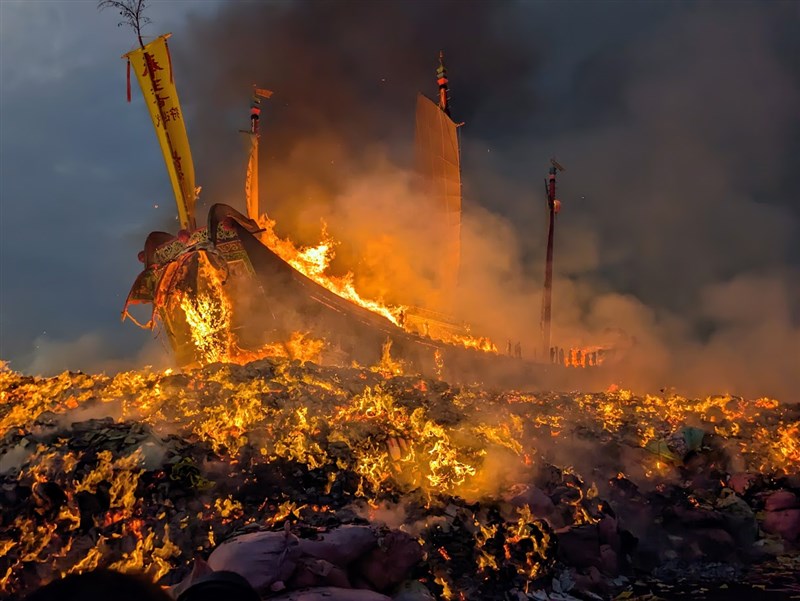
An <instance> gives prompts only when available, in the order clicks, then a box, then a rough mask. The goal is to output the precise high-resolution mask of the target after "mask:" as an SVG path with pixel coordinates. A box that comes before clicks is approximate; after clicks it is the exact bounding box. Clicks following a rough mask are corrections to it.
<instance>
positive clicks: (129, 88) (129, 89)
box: [128, 59, 131, 102]
mask: <svg viewBox="0 0 800 601" xmlns="http://www.w3.org/2000/svg"><path fill="white" fill-rule="evenodd" d="M130 101H131V59H128V102H130Z"/></svg>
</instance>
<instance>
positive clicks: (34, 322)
mask: <svg viewBox="0 0 800 601" xmlns="http://www.w3.org/2000/svg"><path fill="white" fill-rule="evenodd" d="M799 6H800V5H798V4H797V3H796V2H779V1H771V2H738V1H737V2H725V1H717V2H691V3H688V2H671V3H667V2H621V1H618V2H578V1H573V2H509V3H497V2H492V3H489V2H485V3H484V2H457V3H453V2H444V1H439V2H402V3H401V2H388V1H387V2H367V3H361V2H355V1H352V2H329V3H314V2H304V1H294V2H284V3H255V2H231V3H219V4H217V3H213V2H200V3H189V2H154V3H153V6H152V9H151V12H150V17H151V19H152V20H153V24H152V25H150V26H149V27H148V29H147V33H148V34H150V35H156V34H158V33H161V32H163V31H172V32H173V34H174V35H173V38H172V39H171V40H170V48H171V49H172V51H173V58H174V60H175V70H176V83H177V85H178V90H179V93H180V96H181V100H182V103H183V105H184V109H185V113H186V115H187V116H188V121H189V122H188V129H189V136H190V139H191V141H192V145H193V152H194V158H195V163H196V172H197V182H198V184H200V185H203V187H204V191H203V196H202V198H203V202H204V203H206V204H210V203H211V202H216V201H224V202H229V203H231V204H234V205H235V206H236V205H238V206H241V203H242V200H241V194H240V193H239V190H240V188H241V182H240V180H241V168H242V165H243V161H244V156H243V153H242V148H241V141H240V140H239V139H237V137H236V135H235V130H236V129H237V128H239V127H242V126H244V125H246V123H242V121H241V120H242V118H244V119H245V120H246V110H247V101H248V99H247V92H246V90H247V88H248V87H249V85H250V84H251V83H254V82H257V83H259V84H260V85H263V86H266V87H271V88H273V89H275V90H276V95H275V97H274V98H273V99H272V100H270V101H269V106H268V108H267V109H266V110H267V111H268V112H267V114H266V115H265V125H264V128H265V144H266V145H267V146H268V150H267V151H266V157H267V158H266V159H265V160H266V163H267V166H266V167H265V169H266V171H265V172H263V173H262V174H263V175H265V176H266V177H265V181H268V182H271V185H266V184H265V186H264V196H262V200H264V201H265V202H266V203H267V204H268V206H269V208H270V209H271V211H272V213H273V214H274V215H275V216H277V217H278V223H279V226H278V227H279V229H282V231H283V232H284V233H292V234H294V235H296V236H297V237H300V238H303V237H305V236H306V235H311V234H308V232H307V231H305V229H306V226H308V224H309V223H311V222H313V223H314V224H317V223H318V220H317V219H311V218H310V217H309V215H311V216H313V217H318V214H317V213H319V214H323V215H326V213H325V211H328V212H329V213H330V212H331V211H333V212H335V211H336V210H339V211H341V210H342V206H343V205H342V204H341V203H337V201H336V198H337V197H341V196H343V195H346V193H347V190H349V189H350V188H351V187H352V181H353V179H354V178H356V179H357V178H358V177H362V176H363V174H364V172H370V171H371V170H374V168H375V167H374V156H375V154H376V149H380V152H379V153H378V154H381V155H385V157H386V160H387V161H388V162H390V163H391V164H392V165H397V166H398V169H402V168H403V166H404V164H405V163H404V161H406V160H407V155H408V151H409V148H410V136H411V135H413V127H412V117H411V115H412V110H413V109H412V107H413V101H414V94H415V93H416V91H417V90H423V91H425V92H427V93H430V94H433V93H434V92H435V88H434V87H433V85H432V84H433V82H432V73H431V71H432V70H433V68H434V67H435V60H434V57H435V53H436V51H438V49H439V48H440V47H441V48H444V49H445V51H446V54H447V58H448V66H449V68H450V74H451V84H452V85H451V87H452V94H453V108H454V112H455V114H456V117H457V119H461V120H463V121H465V122H466V125H465V127H464V129H463V130H462V142H463V155H464V178H465V192H466V197H467V201H468V204H469V207H470V208H469V210H470V211H471V214H472V215H473V217H472V219H473V220H474V221H475V222H476V223H479V224H480V225H481V227H483V228H484V229H485V230H486V232H487V233H486V238H487V239H493V238H492V237H497V238H499V239H501V240H502V244H503V245H505V246H504V247H503V252H504V256H503V261H493V264H494V265H498V264H500V263H502V264H503V267H502V269H499V270H498V271H499V272H500V271H502V273H495V274H492V278H494V280H493V281H496V282H500V283H499V284H498V286H500V287H504V288H503V290H504V292H503V297H504V298H505V299H508V298H509V297H514V298H517V297H518V299H519V300H518V301H516V300H509V301H508V306H506V307H504V308H503V312H504V313H506V314H508V313H512V314H514V313H515V312H516V311H519V312H521V311H522V310H523V309H517V307H526V306H534V307H535V305H536V302H537V301H536V295H537V294H538V290H537V286H538V283H539V282H538V280H539V278H540V273H539V272H540V261H539V258H540V255H541V253H542V246H543V221H544V214H543V210H542V208H543V206H544V200H543V198H542V190H541V189H542V184H541V181H542V177H543V176H544V174H545V172H546V168H547V161H548V159H549V157H550V156H552V155H556V156H557V157H558V158H559V160H561V161H562V162H563V163H564V164H565V165H566V166H567V172H566V173H564V175H563V177H562V180H561V181H562V184H561V187H560V194H561V197H562V199H563V201H564V212H563V213H562V215H561V216H560V218H559V219H560V222H559V228H560V229H559V238H558V242H559V246H558V253H559V254H558V255H557V259H558V260H559V262H558V263H557V287H556V301H557V306H560V307H562V310H561V312H560V313H559V314H557V315H556V320H557V321H559V322H560V326H559V327H561V330H562V331H563V332H569V331H572V330H575V329H586V330H592V331H593V330H601V329H603V328H604V327H606V326H615V327H621V328H623V329H625V330H626V331H629V332H632V333H635V334H634V335H636V336H637V337H638V341H639V343H640V344H641V345H642V348H644V349H646V350H647V351H648V352H649V353H650V354H651V355H652V356H653V357H654V358H655V360H657V361H659V362H661V363H663V364H664V365H669V368H668V369H665V370H664V371H663V372H662V373H659V374H658V377H663V378H673V377H675V379H676V380H680V378H679V377H676V376H675V374H676V373H678V372H680V373H681V374H687V373H689V372H693V371H697V370H700V369H702V370H703V374H706V377H708V379H709V381H713V382H714V383H719V385H720V386H726V385H730V386H732V387H734V388H737V387H739V388H741V387H743V384H742V382H743V381H744V377H745V376H744V375H742V376H740V377H739V378H738V379H737V378H736V377H733V376H732V375H731V373H732V372H739V373H741V374H744V373H745V372H743V371H742V369H741V368H742V366H750V368H751V369H752V370H753V373H756V372H757V373H758V374H761V375H760V376H759V379H758V381H759V383H760V382H769V381H777V382H781V385H780V386H777V387H776V388H775V391H777V392H781V393H784V392H785V391H786V390H789V391H794V392H795V393H796V392H797V390H798V388H797V384H798V380H797V379H796V378H797V376H792V372H794V371H797V372H800V325H799V322H800V315H798V313H800V284H798V270H799V269H800V243H798V235H800V169H798V165H799V164H800V12H799V11H800V8H798V7H799ZM0 11H2V15H0V27H1V28H2V31H1V33H2V36H1V37H0V40H1V41H0V44H2V47H1V48H0V61H2V63H1V66H2V74H1V75H2V80H1V81H0V83H1V84H2V85H0V95H1V99H2V106H1V110H2V113H1V114H0V118H1V119H2V124H1V125H2V131H1V132H0V136H1V137H0V150H1V151H2V159H1V160H2V164H1V165H0V168H1V169H2V173H1V174H0V202H1V203H2V225H1V226H0V227H2V231H1V232H0V233H1V234H2V238H1V239H0V252H1V253H2V254H1V256H0V268H1V269H2V273H0V278H2V279H0V302H2V306H1V307H0V320H1V321H0V327H1V328H2V330H0V334H1V335H2V338H1V339H0V357H3V358H4V359H7V360H11V362H12V366H13V367H15V368H17V369H22V370H30V371H34V372H36V371H53V370H55V371H58V370H59V369H63V368H68V367H69V368H79V367H82V368H84V369H96V368H104V369H113V368H115V367H118V366H121V365H136V364H142V363H144V362H163V360H164V353H163V351H162V350H161V349H160V343H159V342H158V341H156V342H153V341H152V339H151V337H150V336H149V334H148V333H146V332H141V331H139V330H137V329H136V328H135V327H134V326H132V325H130V324H120V323H119V320H118V316H119V310H120V308H121V305H122V302H123V299H124V296H125V294H126V293H127V290H128V286H129V284H130V282H131V281H132V279H133V277H134V276H135V274H136V272H137V270H138V266H139V264H138V262H137V261H136V252H137V250H138V249H139V248H140V247H141V243H142V241H143V239H144V236H145V235H146V233H147V232H148V231H150V230H152V229H160V228H165V227H166V228H168V227H170V224H172V223H174V222H173V216H174V201H173V199H172V195H171V190H170V187H169V184H168V180H167V177H166V173H165V170H164V166H163V161H162V158H161V156H160V154H159V152H158V147H157V144H156V140H155V136H154V134H153V131H152V127H151V124H150V123H149V119H148V117H147V115H146V112H145V109H144V106H143V103H142V101H141V95H140V93H139V91H138V90H136V89H134V102H133V103H132V104H131V105H128V104H126V102H125V79H124V78H125V65H124V62H123V61H122V60H120V59H119V56H120V55H121V54H123V53H124V52H125V51H127V50H129V49H130V47H131V43H132V42H133V39H132V35H131V34H130V32H128V31H126V30H124V29H117V28H116V27H115V26H114V25H115V24H116V15H114V14H113V13H111V12H105V13H98V12H97V11H96V9H95V4H94V3H93V2H69V3H66V2H9V1H6V0H3V1H2V2H0ZM134 85H135V84H134ZM309 149H311V150H309ZM328 165H334V167H327V166H328ZM356 174H358V175H356ZM320 182H324V186H323V185H322V184H321V183H320ZM320 186H322V187H324V188H325V190H326V194H327V195H328V196H330V197H331V198H333V200H332V201H331V202H332V206H333V207H334V208H333V209H331V208H330V207H328V208H327V209H325V210H323V209H319V210H317V209H314V210H313V211H312V210H310V209H308V207H307V206H305V205H304V206H305V208H304V210H303V211H298V210H297V206H298V204H297V202H296V200H297V199H303V200H308V199H311V200H309V202H311V203H312V204H313V203H314V202H317V201H319V198H317V196H320V194H317V192H316V191H317V188H319V187H320ZM321 196H325V194H321ZM287 199H289V200H287ZM328 200H330V199H328ZM319 202H320V203H321V204H324V203H322V202H321V201H319ZM353 202H354V201H351V203H350V204H351V205H352V203H353ZM321 204H320V206H321ZM155 205H158V208H155ZM315 206H316V205H315ZM351 208H352V207H351ZM327 216H328V217H330V215H329V214H327ZM334 222H335V216H334ZM486 224H492V225H491V227H489V226H487V225H486ZM479 229H480V228H479ZM509 240H510V241H509ZM476 282H477V280H476ZM480 282H481V284H485V282H486V280H485V279H481V280H480ZM509 282H510V283H509ZM467 304H469V303H467ZM492 304H493V305H497V303H492ZM473 305H474V306H473V307H472V308H473V309H474V310H475V311H476V313H479V314H481V315H487V314H490V313H491V311H489V312H487V311H483V310H481V309H482V307H479V303H478V304H476V303H473ZM512 307H514V308H513V309H512ZM536 313H537V312H536V311H535V310H534V311H532V314H533V315H534V317H533V318H532V319H531V320H530V321H531V323H530V327H527V326H524V327H523V328H522V329H523V330H524V331H525V335H526V336H528V335H530V336H533V333H534V331H535V325H536V321H537V319H538V315H536ZM487 319H488V318H487ZM498 324H506V325H507V322H504V321H503V320H502V319H500V318H498V319H494V320H492V319H488V320H487V322H486V324H484V325H486V326H487V327H489V328H492V327H494V328H495V330H494V331H493V333H496V334H499V336H501V337H502V336H504V335H505V332H503V331H500V330H502V327H501V326H500V325H498ZM709 358H710V359H709ZM107 359H114V360H119V361H120V363H114V362H109V361H107ZM706 359H709V360H708V361H707V360H706ZM647 367H648V368H649V367H652V366H647ZM752 377H755V376H752ZM752 377H751V373H750V371H747V378H749V379H752ZM793 378H794V379H793ZM690 379H691V378H690ZM665 383H668V382H665Z"/></svg>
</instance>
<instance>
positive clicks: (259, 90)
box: [253, 88, 272, 98]
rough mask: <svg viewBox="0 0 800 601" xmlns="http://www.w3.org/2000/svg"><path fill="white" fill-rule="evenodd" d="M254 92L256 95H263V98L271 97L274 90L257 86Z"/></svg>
mask: <svg viewBox="0 0 800 601" xmlns="http://www.w3.org/2000/svg"><path fill="white" fill-rule="evenodd" d="M253 93H254V94H255V95H256V96H261V97H262V98H269V97H270V96H272V90H265V89H264V88H255V89H254V90H253Z"/></svg>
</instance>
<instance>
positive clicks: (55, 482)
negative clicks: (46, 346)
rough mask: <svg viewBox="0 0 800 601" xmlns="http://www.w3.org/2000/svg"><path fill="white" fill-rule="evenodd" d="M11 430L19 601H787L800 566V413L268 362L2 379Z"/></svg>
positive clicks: (1, 401) (10, 495)
mask: <svg viewBox="0 0 800 601" xmlns="http://www.w3.org/2000/svg"><path fill="white" fill-rule="evenodd" d="M0 426H1V429H0V434H2V437H3V438H2V442H0V477H2V491H0V494H1V495H2V514H1V515H0V520H1V521H0V549H1V550H2V553H0V589H1V590H2V593H3V596H4V597H8V598H10V599H19V598H21V597H22V596H24V595H25V594H26V593H28V592H30V591H32V590H34V589H35V588H37V587H38V586H40V585H41V584H43V583H46V582H48V581H50V580H52V579H54V578H57V577H59V576H60V575H62V574H67V573H71V572H76V571H85V570H90V569H93V568H95V567H110V568H112V569H116V570H120V571H139V572H145V573H146V574H148V575H149V576H150V577H151V578H153V579H154V580H157V581H158V582H159V583H160V584H162V585H164V586H171V587H173V593H175V592H178V591H180V590H182V588H185V587H186V586H187V585H188V584H190V583H191V582H192V580H193V579H194V578H197V577H198V576H199V575H201V574H202V573H203V572H205V571H208V570H219V569H231V570H235V571H239V572H240V573H242V575H244V576H245V577H246V578H248V580H249V581H250V582H251V583H252V584H253V585H254V586H256V587H257V588H258V590H259V593H260V594H261V595H262V597H263V598H268V599H282V600H289V599H328V600H329V601H335V600H336V599H361V600H364V601H369V600H386V599H395V600H398V601H399V600H403V601H413V600H424V599H469V600H473V599H474V600H482V599H513V600H522V599H538V600H546V599H571V598H577V599H606V598H614V597H617V596H620V595H622V596H623V598H636V597H637V596H641V595H642V594H644V593H645V592H647V591H653V592H656V593H660V594H664V592H665V591H668V592H669V591H672V592H673V593H674V592H675V591H678V590H683V589H686V590H690V589H691V590H695V591H703V590H711V589H714V588H716V589H717V590H720V587H728V590H734V588H735V587H736V586H741V583H743V582H745V583H749V586H751V587H752V586H757V587H761V588H762V589H763V588H764V587H765V586H766V587H767V588H769V587H770V586H776V583H778V585H780V586H784V588H786V587H788V588H790V589H791V587H792V586H795V585H793V584H791V580H792V575H793V574H794V573H795V571H796V569H797V568H798V566H800V563H798V543H800V441H798V439H799V438H800V406H798V405H788V404H781V403H779V402H778V401H775V400H770V399H742V398H737V397H730V396H716V397H709V398H706V399H687V398H682V397H678V396H664V397H652V396H645V397H638V396H634V395H632V394H630V393H628V392H626V391H620V390H617V391H613V392H606V393H601V394H577V393H575V394H557V393H537V394H525V393H518V392H509V391H491V390H487V389H485V388H483V387H481V386H477V385H475V386H460V387H456V386H452V385H449V384H447V383H445V382H443V381H440V380H435V379H428V378H420V377H419V376H406V375H393V374H391V373H388V372H385V371H384V372H382V371H381V370H380V369H367V368H356V367H352V368H334V367H320V366H317V365H314V364H311V363H306V364H301V363H300V362H298V361H288V360H281V359H264V360H260V361H257V362H253V363H250V364H248V365H244V366H238V365H227V364H214V365H210V366H207V367H204V368H202V369H198V370H195V371H191V372H188V373H186V374H162V373H153V372H147V371H142V372H129V373H123V374H119V375H117V376H114V377H107V376H88V375H85V374H81V373H64V374H62V375H60V376H58V377H54V378H47V379H44V378H34V377H28V376H23V375H20V374H17V373H14V372H11V371H8V370H6V371H2V372H0ZM255 558H258V561H256V559H255ZM783 575H786V576H785V578H783V579H782V576H783ZM783 580H785V581H786V582H783ZM736 583H738V584H736ZM794 590H795V592H797V589H794ZM651 598H652V597H651ZM695 598H700V593H697V592H696V594H695Z"/></svg>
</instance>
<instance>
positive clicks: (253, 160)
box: [242, 86, 272, 221]
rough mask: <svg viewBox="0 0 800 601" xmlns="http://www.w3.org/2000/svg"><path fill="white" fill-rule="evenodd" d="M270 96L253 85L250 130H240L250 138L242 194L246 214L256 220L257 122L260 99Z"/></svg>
mask: <svg viewBox="0 0 800 601" xmlns="http://www.w3.org/2000/svg"><path fill="white" fill-rule="evenodd" d="M270 96H272V91H271V90H265V89H264V88H257V87H256V86H253V100H252V102H251V103H250V131H245V130H242V133H243V134H248V136H249V138H250V157H249V159H248V161H247V177H246V178H245V181H244V194H245V201H246V204H247V216H248V217H249V218H250V219H252V220H254V221H257V220H258V217H259V204H258V142H259V138H260V137H261V134H259V131H258V122H259V119H260V117H261V99H262V98H264V99H267V98H269V97H270Z"/></svg>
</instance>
